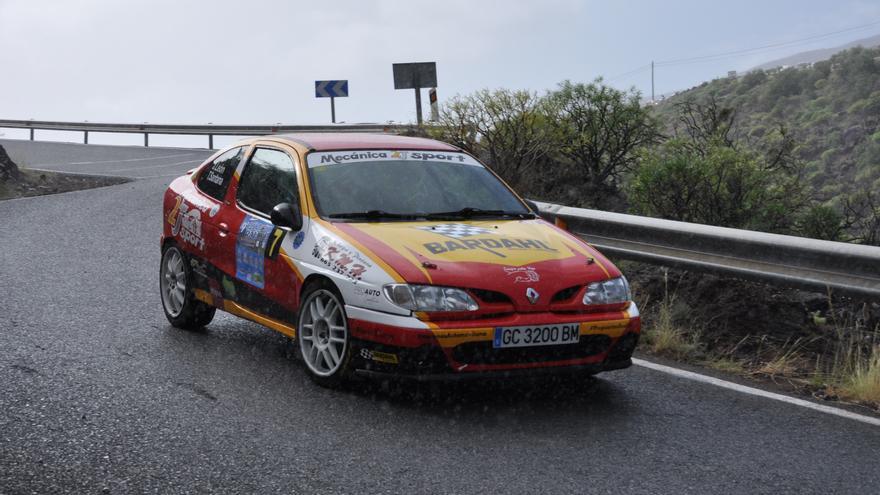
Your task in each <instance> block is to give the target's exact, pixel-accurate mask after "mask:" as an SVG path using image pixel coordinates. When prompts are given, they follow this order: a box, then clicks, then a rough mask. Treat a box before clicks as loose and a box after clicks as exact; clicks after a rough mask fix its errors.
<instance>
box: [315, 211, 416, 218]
mask: <svg viewBox="0 0 880 495" xmlns="http://www.w3.org/2000/svg"><path fill="white" fill-rule="evenodd" d="M327 216H328V217H330V218H351V219H359V218H363V219H367V220H382V219H387V218H393V219H397V220H417V219H419V218H423V217H421V216H419V215H413V214H408V213H391V212H388V211H383V210H367V211H353V212H350V213H333V214H331V215H327Z"/></svg>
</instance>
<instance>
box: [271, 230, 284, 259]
mask: <svg viewBox="0 0 880 495" xmlns="http://www.w3.org/2000/svg"><path fill="white" fill-rule="evenodd" d="M286 233H287V231H285V230H284V229H279V228H278V227H275V228H274V229H272V233H271V234H269V243H268V244H266V257H267V258H269V259H270V260H274V259H275V257H276V256H278V252H279V251H281V241H282V240H283V239H284V234H286Z"/></svg>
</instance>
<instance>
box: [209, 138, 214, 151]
mask: <svg viewBox="0 0 880 495" xmlns="http://www.w3.org/2000/svg"><path fill="white" fill-rule="evenodd" d="M208 149H209V150H212V149H214V135H213V134H208Z"/></svg>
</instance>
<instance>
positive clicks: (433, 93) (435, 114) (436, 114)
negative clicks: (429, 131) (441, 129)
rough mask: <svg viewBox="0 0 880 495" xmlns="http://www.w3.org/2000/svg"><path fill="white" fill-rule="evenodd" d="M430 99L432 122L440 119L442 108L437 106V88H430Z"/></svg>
mask: <svg viewBox="0 0 880 495" xmlns="http://www.w3.org/2000/svg"><path fill="white" fill-rule="evenodd" d="M428 101H429V102H430V103H431V122H437V121H438V120H440V109H439V108H438V106H437V88H431V89H429V90H428Z"/></svg>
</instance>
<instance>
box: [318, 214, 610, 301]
mask: <svg viewBox="0 0 880 495" xmlns="http://www.w3.org/2000/svg"><path fill="white" fill-rule="evenodd" d="M334 226H335V227H337V228H338V229H339V231H340V232H341V233H344V234H346V237H348V240H349V241H350V242H352V243H354V244H356V245H357V246H358V247H359V248H360V249H361V250H362V251H363V252H364V253H365V254H367V255H368V256H370V257H371V258H372V259H373V260H374V261H376V262H377V263H380V264H381V265H384V266H385V267H386V270H388V269H390V270H393V271H394V272H396V274H397V275H399V278H400V279H402V280H404V281H406V282H408V283H420V284H433V285H443V286H451V287H463V288H469V289H482V290H491V291H496V292H502V293H504V294H506V295H508V297H510V298H511V299H512V300H513V302H514V303H515V304H517V306H520V305H522V307H528V308H530V309H531V310H541V309H546V307H545V304H546V303H549V300H550V297H549V296H550V295H552V294H555V293H556V292H558V291H559V290H561V289H566V288H569V287H573V286H577V285H584V284H586V283H589V282H593V281H596V280H604V279H607V278H612V277H617V276H619V275H620V272H619V271H618V270H617V268H616V267H615V266H614V265H613V264H612V263H611V262H609V261H608V260H607V259H606V258H605V257H604V256H602V255H601V254H600V253H599V252H598V251H596V250H595V249H594V248H592V247H591V246H589V245H587V244H586V243H584V242H583V241H581V240H580V239H577V238H576V237H574V236H572V235H570V234H569V233H567V232H565V231H563V230H561V229H559V228H558V227H556V226H555V225H552V224H550V223H548V222H546V221H544V220H540V219H535V220H505V221H498V220H495V221H459V222H386V223H360V222H358V223H334ZM529 288H532V289H534V290H536V291H537V292H538V293H539V294H545V295H547V296H545V297H542V298H541V300H542V302H543V303H545V304H535V303H531V302H528V303H527V302H526V291H527V289H529Z"/></svg>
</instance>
